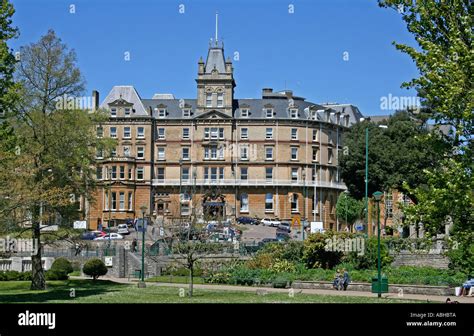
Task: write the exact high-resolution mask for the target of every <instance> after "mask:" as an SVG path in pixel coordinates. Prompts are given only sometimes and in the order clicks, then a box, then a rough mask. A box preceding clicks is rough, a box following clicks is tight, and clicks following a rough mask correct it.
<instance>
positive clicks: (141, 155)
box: [137, 146, 145, 159]
mask: <svg viewBox="0 0 474 336" xmlns="http://www.w3.org/2000/svg"><path fill="white" fill-rule="evenodd" d="M144 158H145V147H143V146H138V147H137V159H144Z"/></svg>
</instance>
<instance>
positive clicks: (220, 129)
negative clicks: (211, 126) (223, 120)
mask: <svg viewBox="0 0 474 336" xmlns="http://www.w3.org/2000/svg"><path fill="white" fill-rule="evenodd" d="M219 139H221V140H222V139H224V128H222V127H221V128H219Z"/></svg>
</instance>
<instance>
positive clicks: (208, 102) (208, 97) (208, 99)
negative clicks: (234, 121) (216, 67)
mask: <svg viewBox="0 0 474 336" xmlns="http://www.w3.org/2000/svg"><path fill="white" fill-rule="evenodd" d="M206 107H212V93H206Z"/></svg>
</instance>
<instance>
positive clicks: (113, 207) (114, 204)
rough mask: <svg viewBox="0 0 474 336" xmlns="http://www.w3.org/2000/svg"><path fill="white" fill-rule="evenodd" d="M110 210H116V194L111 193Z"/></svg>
mask: <svg viewBox="0 0 474 336" xmlns="http://www.w3.org/2000/svg"><path fill="white" fill-rule="evenodd" d="M112 210H117V193H116V192H115V191H113V192H112Z"/></svg>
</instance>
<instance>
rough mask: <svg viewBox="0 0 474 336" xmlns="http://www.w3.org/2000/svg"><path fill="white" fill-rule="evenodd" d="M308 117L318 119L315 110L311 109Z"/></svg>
mask: <svg viewBox="0 0 474 336" xmlns="http://www.w3.org/2000/svg"><path fill="white" fill-rule="evenodd" d="M310 117H311V119H313V120H317V119H318V114H317V111H311V112H310Z"/></svg>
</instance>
